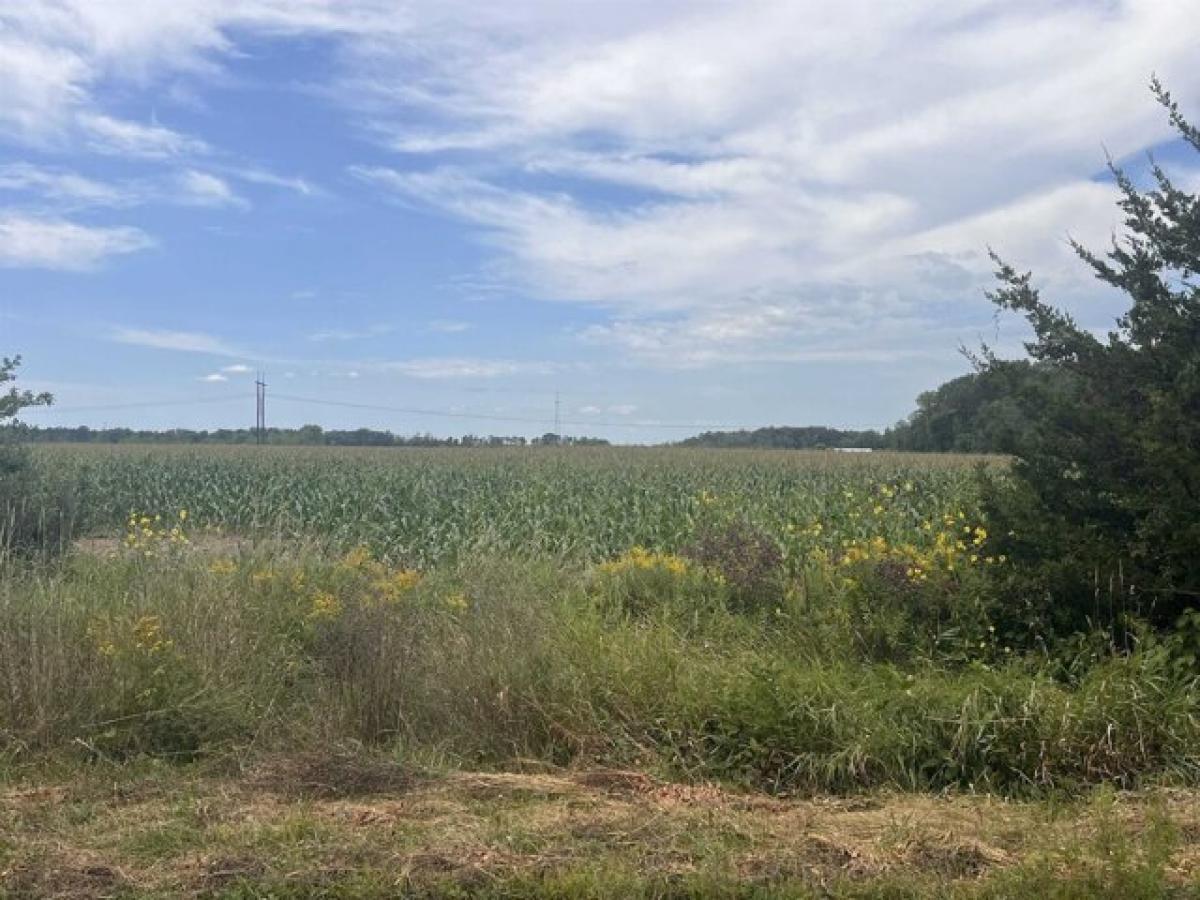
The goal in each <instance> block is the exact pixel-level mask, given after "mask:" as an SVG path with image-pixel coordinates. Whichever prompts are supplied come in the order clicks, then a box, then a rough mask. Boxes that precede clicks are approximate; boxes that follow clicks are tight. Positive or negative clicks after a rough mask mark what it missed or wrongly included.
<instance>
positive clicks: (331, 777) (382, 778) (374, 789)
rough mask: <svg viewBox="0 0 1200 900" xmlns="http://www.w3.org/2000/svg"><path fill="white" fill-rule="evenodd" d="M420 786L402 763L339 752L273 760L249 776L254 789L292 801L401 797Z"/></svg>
mask: <svg viewBox="0 0 1200 900" xmlns="http://www.w3.org/2000/svg"><path fill="white" fill-rule="evenodd" d="M417 783H418V779H417V777H416V776H414V775H413V773H412V772H411V771H409V770H408V769H407V768H406V767H404V766H402V765H400V764H399V763H395V762H391V761H389V760H383V759H379V758H377V757H371V756H364V755H363V754H362V753H353V752H339V751H332V752H329V751H309V752H306V753H300V754H292V755H289V756H276V757H270V758H268V759H265V760H264V761H263V762H261V763H260V764H259V765H258V766H257V767H256V768H255V770H254V771H253V772H252V773H251V775H250V784H251V786H252V787H254V788H256V789H258V790H261V791H265V792H267V793H271V794H275V795H277V796H279V797H282V798H286V799H289V800H292V799H310V800H345V799H351V798H354V797H365V796H373V795H380V794H400V793H405V792H407V791H409V790H411V789H412V788H413V787H414V786H415V785H416V784H417Z"/></svg>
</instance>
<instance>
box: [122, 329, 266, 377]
mask: <svg viewBox="0 0 1200 900" xmlns="http://www.w3.org/2000/svg"><path fill="white" fill-rule="evenodd" d="M109 339H110V340H113V341H116V342H117V343H119V344H132V345H134V346H137V347H151V348H154V349H156V350H174V351H178V352H182V353H207V354H209V355H211V356H245V355H246V354H245V353H242V352H241V351H239V350H236V349H235V348H233V347H232V346H230V345H229V344H227V343H226V342H225V341H224V340H222V339H221V338H218V337H215V336H213V335H211V334H204V333H203V332H198V331H160V330H153V329H145V328H115V329H113V331H112V332H111V334H110V335H109ZM217 374H220V373H217Z"/></svg>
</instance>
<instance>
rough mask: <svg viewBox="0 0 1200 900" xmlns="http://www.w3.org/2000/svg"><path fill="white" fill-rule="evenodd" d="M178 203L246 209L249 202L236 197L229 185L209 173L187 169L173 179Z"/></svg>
mask: <svg viewBox="0 0 1200 900" xmlns="http://www.w3.org/2000/svg"><path fill="white" fill-rule="evenodd" d="M175 185H176V192H175V196H176V197H177V198H178V202H180V203H184V204H188V205H190V206H207V207H211V208H217V209H219V208H222V207H233V208H236V209H247V208H248V207H249V206H250V203H249V201H247V200H246V199H245V198H244V197H240V196H238V194H236V193H235V192H234V190H233V188H231V187H230V186H229V183H228V182H226V181H224V180H223V179H221V178H218V177H217V176H216V175H213V174H212V173H210V172H201V171H198V170H196V169H187V170H186V171H183V172H180V173H179V175H178V176H176V178H175Z"/></svg>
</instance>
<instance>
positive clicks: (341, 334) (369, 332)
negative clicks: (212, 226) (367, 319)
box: [308, 323, 396, 341]
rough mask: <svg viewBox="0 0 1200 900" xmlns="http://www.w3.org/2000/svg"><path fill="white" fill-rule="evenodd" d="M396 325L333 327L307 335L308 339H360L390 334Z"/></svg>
mask: <svg viewBox="0 0 1200 900" xmlns="http://www.w3.org/2000/svg"><path fill="white" fill-rule="evenodd" d="M395 330H396V326H394V325H389V324H387V323H379V324H376V325H369V326H367V327H366V328H360V329H357V330H355V329H345V328H333V329H329V330H327V331H316V332H313V333H312V334H310V335H309V336H308V339H309V340H310V341H361V340H366V339H367V338H373V337H381V336H383V335H385V334H391V333H392V332H393V331H395Z"/></svg>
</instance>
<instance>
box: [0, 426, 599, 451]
mask: <svg viewBox="0 0 1200 900" xmlns="http://www.w3.org/2000/svg"><path fill="white" fill-rule="evenodd" d="M0 432H3V433H8V434H11V435H14V436H16V437H18V438H20V439H21V440H22V441H27V442H30V443H62V444H253V443H255V442H256V440H257V435H256V434H255V432H254V430H253V429H250V428H218V429H215V430H213V431H203V430H200V431H198V430H193V429H190V428H172V429H169V430H166V431H149V430H141V429H133V428H89V427H87V426H86V425H80V426H78V427H75V428H68V427H56V426H49V427H41V426H36V425H25V424H21V425H10V426H7V427H6V428H3V429H0ZM266 443H268V444H275V445H279V446H293V447H299V446H309V447H321V446H328V447H525V446H530V445H532V446H560V445H562V446H603V445H607V444H608V441H606V440H603V439H602V438H591V437H569V436H566V435H558V434H554V433H552V432H547V433H546V434H544V435H542V436H541V437H535V438H525V437H522V436H520V435H516V436H513V435H494V434H493V435H487V436H482V435H474V434H468V435H463V436H462V437H444V438H443V437H435V436H434V435H432V434H416V435H407V436H406V435H399V434H393V433H392V432H390V431H378V430H376V429H373V428H355V429H353V430H350V431H338V430H330V431H326V430H325V429H323V428H321V426H319V425H304V426H302V427H300V428H268V429H267V432H266Z"/></svg>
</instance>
